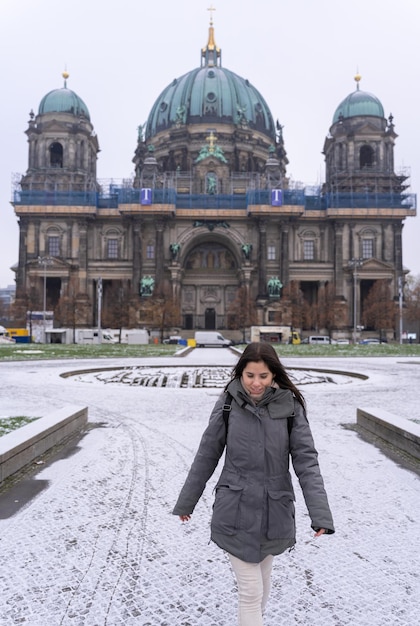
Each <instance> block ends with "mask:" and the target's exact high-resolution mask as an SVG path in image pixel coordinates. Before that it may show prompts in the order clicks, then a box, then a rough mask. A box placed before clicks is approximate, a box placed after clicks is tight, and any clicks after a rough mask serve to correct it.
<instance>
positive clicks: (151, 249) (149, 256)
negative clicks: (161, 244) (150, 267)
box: [146, 244, 155, 259]
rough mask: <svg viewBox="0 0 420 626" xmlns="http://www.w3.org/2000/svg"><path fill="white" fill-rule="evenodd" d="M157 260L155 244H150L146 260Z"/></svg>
mask: <svg viewBox="0 0 420 626" xmlns="http://www.w3.org/2000/svg"><path fill="white" fill-rule="evenodd" d="M154 258H155V246H154V245H153V244H148V245H147V246H146V259H154Z"/></svg>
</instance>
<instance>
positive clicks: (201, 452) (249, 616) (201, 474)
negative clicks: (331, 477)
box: [173, 343, 334, 626]
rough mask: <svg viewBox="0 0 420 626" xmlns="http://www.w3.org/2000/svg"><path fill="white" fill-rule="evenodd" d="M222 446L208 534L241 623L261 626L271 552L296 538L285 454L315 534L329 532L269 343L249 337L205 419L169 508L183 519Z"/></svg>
mask: <svg viewBox="0 0 420 626" xmlns="http://www.w3.org/2000/svg"><path fill="white" fill-rule="evenodd" d="M225 446H226V455H225V462H224V467H223V469H222V472H221V475H220V478H219V480H218V482H217V485H216V497H215V502H214V507H213V515H212V520H211V538H212V540H213V541H214V542H215V543H216V544H217V545H218V546H219V547H220V548H222V549H223V550H225V551H226V552H227V554H228V556H229V559H230V562H231V565H232V569H233V571H234V573H235V577H236V580H237V584H238V593H239V610H238V614H239V622H238V623H239V624H240V626H262V625H263V613H264V609H265V605H266V603H267V600H268V596H269V593H270V584H271V568H272V563H273V557H274V556H275V555H278V554H281V553H282V552H284V551H285V550H287V549H288V548H291V547H292V546H293V545H294V544H295V541H296V530H295V511H294V499H295V497H294V493H293V486H292V481H291V475H290V472H289V459H290V458H291V460H292V463H293V468H294V471H295V473H296V475H297V477H298V479H299V483H300V486H301V488H302V491H303V495H304V498H305V502H306V506H307V508H308V512H309V516H310V518H311V525H312V528H313V530H314V532H315V537H319V536H321V535H323V534H332V533H333V532H334V525H333V520H332V516H331V512H330V508H329V505H328V499H327V495H326V493H325V489H324V482H323V479H322V476H321V473H320V469H319V465H318V460H317V457H318V454H317V451H316V449H315V447H314V442H313V438H312V434H311V430H310V427H309V423H308V420H307V417H306V408H305V401H304V399H303V396H302V394H301V393H300V391H299V390H298V389H297V388H296V386H295V385H294V384H293V383H292V381H291V380H290V378H289V377H288V375H287V373H286V370H285V368H284V367H283V365H282V364H281V363H280V360H279V358H278V356H277V353H276V351H275V350H274V348H273V347H272V346H271V345H270V344H268V343H251V344H249V345H248V346H247V347H246V349H245V351H244V352H243V354H242V356H241V357H240V359H239V361H238V363H237V364H236V366H235V368H234V370H233V373H232V379H231V381H230V382H229V383H228V385H227V386H226V389H225V392H224V393H223V394H222V395H221V396H220V398H219V399H218V401H217V402H216V404H215V406H214V408H213V411H212V413H211V416H210V421H209V424H208V426H207V428H206V430H205V432H204V434H203V436H202V439H201V442H200V446H199V449H198V451H197V454H196V456H195V459H194V461H193V464H192V466H191V469H190V471H189V473H188V476H187V479H186V481H185V484H184V486H183V488H182V490H181V493H180V495H179V498H178V501H177V503H176V505H175V508H174V510H173V513H174V515H178V516H179V517H180V519H181V520H182V521H183V522H186V521H188V520H189V519H190V517H191V514H192V512H193V511H194V507H195V505H196V504H197V502H198V500H199V499H200V497H201V495H202V493H203V491H204V488H205V486H206V483H207V481H208V480H209V478H210V477H211V475H212V474H213V472H214V470H215V469H216V466H217V464H218V461H219V459H220V457H221V455H222V453H223V450H224V449H225Z"/></svg>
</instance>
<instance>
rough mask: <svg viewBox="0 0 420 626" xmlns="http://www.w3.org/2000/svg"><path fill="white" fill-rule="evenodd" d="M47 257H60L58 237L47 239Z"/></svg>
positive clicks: (52, 236) (51, 236)
mask: <svg viewBox="0 0 420 626" xmlns="http://www.w3.org/2000/svg"><path fill="white" fill-rule="evenodd" d="M48 255H49V256H60V237H58V236H56V235H50V236H49V237H48Z"/></svg>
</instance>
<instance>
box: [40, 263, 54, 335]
mask: <svg viewBox="0 0 420 626" xmlns="http://www.w3.org/2000/svg"><path fill="white" fill-rule="evenodd" d="M38 263H39V265H42V266H43V267H44V298H43V313H42V321H43V323H42V325H43V329H44V343H45V339H46V335H45V330H46V308H47V265H52V264H53V263H54V259H52V258H51V257H49V256H39V257H38Z"/></svg>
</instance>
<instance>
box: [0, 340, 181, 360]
mask: <svg viewBox="0 0 420 626" xmlns="http://www.w3.org/2000/svg"><path fill="white" fill-rule="evenodd" d="M181 347H183V346H177V345H166V344H151V345H132V344H130V345H129V344H126V343H115V344H98V345H80V344H42V343H29V344H13V345H10V346H9V345H4V344H2V345H1V346H0V361H33V360H36V359H37V360H45V359H101V358H104V359H108V358H135V357H150V356H172V355H173V354H175V352H177V351H178V350H180V349H181Z"/></svg>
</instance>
